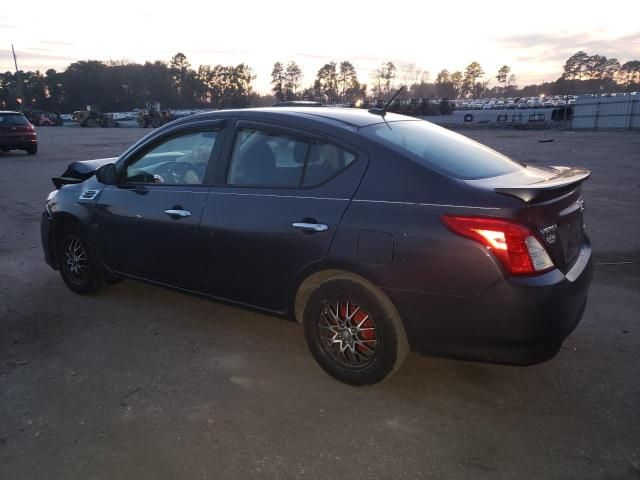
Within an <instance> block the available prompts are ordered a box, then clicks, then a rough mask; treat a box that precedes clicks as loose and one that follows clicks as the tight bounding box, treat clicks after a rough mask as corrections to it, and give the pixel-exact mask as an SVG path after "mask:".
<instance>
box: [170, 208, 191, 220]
mask: <svg viewBox="0 0 640 480" xmlns="http://www.w3.org/2000/svg"><path fill="white" fill-rule="evenodd" d="M164 213H166V214H167V215H169V216H170V217H173V218H184V217H190V216H191V212H190V211H188V210H177V209H175V210H174V209H169V210H165V211H164Z"/></svg>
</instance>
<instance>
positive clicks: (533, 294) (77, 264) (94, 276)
mask: <svg viewBox="0 0 640 480" xmlns="http://www.w3.org/2000/svg"><path fill="white" fill-rule="evenodd" d="M589 174H590V172H589V171H588V170H584V169H579V168H566V167H553V168H546V167H538V166H532V165H528V166H527V165H522V164H520V163H517V162H514V161H511V160H510V159H508V158H507V157H505V156H503V155H501V154H499V153H497V152H495V151H493V150H491V149H490V148H488V147H485V146H483V145H480V144H478V143H476V142H474V141H472V140H470V139H468V138H466V137H464V136H462V135H459V134H456V133H454V132H451V131H449V130H446V129H444V128H441V127H438V126H435V125H433V124H431V123H429V122H426V121H422V120H416V119H415V118H412V117H405V116H402V115H396V114H390V113H386V114H385V112H384V111H382V110H380V109H378V110H371V111H366V110H360V109H345V108H325V107H311V108H309V107H301V108H297V107H276V108H266V109H244V110H229V111H218V112H212V113H206V114H200V115H193V116H191V117H188V118H184V119H181V120H177V121H174V122H172V123H170V124H167V125H165V126H163V127H161V128H159V129H158V130H156V131H154V132H152V133H151V134H149V135H147V136H146V137H145V138H143V139H142V140H140V141H139V142H137V143H136V144H135V145H133V146H132V147H130V148H129V149H127V150H126V151H125V152H124V153H123V154H122V155H121V156H120V157H118V158H111V159H100V160H90V161H84V162H73V163H71V164H70V165H69V167H68V168H67V170H66V172H64V174H63V175H62V176H61V177H60V178H55V179H54V183H55V185H56V186H57V187H58V188H59V190H56V191H54V192H52V193H51V194H50V195H49V197H48V199H47V201H46V204H45V211H44V212H43V216H42V223H41V236H42V245H43V249H44V254H45V259H46V261H47V262H48V263H49V265H50V266H52V267H53V268H55V269H58V270H59V271H60V274H61V276H62V280H63V281H64V282H65V283H66V284H67V286H68V287H69V288H70V289H71V290H73V291H74V292H76V293H81V294H86V293H89V292H92V291H94V290H96V289H97V288H99V287H100V286H101V285H103V284H104V283H110V282H113V281H115V280H116V279H120V278H128V279H134V280H144V281H148V282H151V283H154V284H156V285H162V286H167V287H171V288H176V289H179V290H183V291H188V292H192V293H197V294H200V295H204V296H207V297H210V298H213V299H219V300H225V301H228V302H232V303H234V304H236V305H245V306H251V307H253V308H259V309H262V310H264V311H267V312H271V313H276V314H281V315H289V316H290V317H292V318H295V319H296V320H297V321H299V322H301V323H302V324H303V328H304V335H305V338H306V341H307V345H308V348H309V350H310V351H311V354H312V355H313V357H314V358H315V359H316V361H317V362H318V363H319V364H320V366H321V367H322V368H323V369H324V370H325V371H326V372H328V373H329V374H330V375H332V376H334V377H335V378H337V379H339V380H341V381H344V382H347V383H350V384H355V385H361V384H370V383H375V382H378V381H380V380H382V379H383V378H385V377H386V376H387V375H389V374H390V373H392V372H393V371H395V370H396V369H397V368H399V366H400V365H401V364H402V362H403V360H404V358H405V356H406V354H407V352H408V351H409V350H414V351H417V352H421V353H426V354H435V355H443V356H450V357H456V358H467V359H473V360H480V361H489V362H498V363H510V364H518V365H528V364H533V363H537V362H541V361H545V360H547V359H549V358H551V357H553V356H554V355H555V354H556V353H557V352H558V351H559V349H560V347H561V345H562V342H563V340H564V339H565V338H566V337H567V336H568V335H569V334H570V333H571V331H572V330H573V329H574V328H575V327H576V325H577V324H578V322H579V321H580V318H581V317H582V314H583V311H584V308H585V303H586V298H587V290H588V287H589V283H590V281H591V275H592V267H591V247H590V243H589V239H588V237H587V235H586V234H585V232H584V229H583V225H584V223H583V210H584V200H583V197H582V183H583V182H584V181H585V180H586V179H587V178H588V177H589ZM102 303H103V302H102ZM87 313H88V314H90V312H87ZM176 321H179V319H176ZM249 335H250V334H249ZM255 341H260V340H259V339H257V338H256V339H255Z"/></svg>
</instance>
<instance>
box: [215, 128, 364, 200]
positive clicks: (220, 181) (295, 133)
mask: <svg viewBox="0 0 640 480" xmlns="http://www.w3.org/2000/svg"><path fill="white" fill-rule="evenodd" d="M242 129H252V130H260V131H265V132H268V133H272V134H281V135H283V136H288V137H292V138H294V139H297V140H299V141H303V142H307V143H309V144H310V145H313V144H320V145H321V144H323V143H329V144H331V145H334V146H336V147H338V148H340V149H342V150H344V151H346V152H348V153H350V154H352V155H353V156H354V157H355V159H354V160H353V161H352V162H351V163H350V164H349V165H347V166H346V167H344V168H343V169H341V170H339V171H337V172H336V173H335V174H333V175H331V176H330V177H328V178H327V179H326V180H325V181H323V182H321V183H316V184H313V185H304V174H305V173H306V169H307V160H308V156H309V151H310V150H311V148H310V147H309V148H307V152H306V154H305V161H304V164H303V165H302V169H303V172H302V175H301V179H300V180H301V183H300V184H298V185H296V186H282V185H264V184H255V185H238V184H233V183H229V182H228V180H229V169H230V168H231V161H232V159H233V152H234V150H235V146H236V141H237V138H238V135H239V133H240V130H242ZM227 138H228V142H227V145H226V148H225V151H224V154H223V158H224V159H223V160H222V161H221V162H220V165H219V167H220V168H219V169H218V171H217V174H216V183H215V184H214V186H217V187H228V188H249V189H269V190H311V189H314V188H318V187H321V186H323V185H326V184H327V183H329V182H330V181H332V180H333V179H334V178H336V177H337V176H338V175H341V174H342V173H343V172H345V171H346V170H347V169H349V168H350V167H351V166H352V165H354V164H356V163H358V161H359V160H360V158H362V157H363V156H365V155H363V153H362V152H361V149H360V148H356V147H354V146H351V145H349V144H346V143H345V142H344V141H342V140H340V139H338V138H336V137H334V136H331V135H328V134H324V133H317V132H312V131H309V130H306V129H304V128H299V127H291V126H289V125H284V124H280V123H275V122H266V121H259V120H251V119H235V120H234V121H233V122H232V125H231V126H230V127H229V131H228V132H227Z"/></svg>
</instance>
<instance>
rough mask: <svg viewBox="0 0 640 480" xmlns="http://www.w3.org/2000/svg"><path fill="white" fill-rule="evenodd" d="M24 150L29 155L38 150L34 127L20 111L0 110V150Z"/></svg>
mask: <svg viewBox="0 0 640 480" xmlns="http://www.w3.org/2000/svg"><path fill="white" fill-rule="evenodd" d="M9 150H24V151H25V152H27V153H28V154H29V155H35V154H36V153H37V152H38V139H37V137H36V129H35V128H34V126H33V125H31V123H29V120H27V118H26V117H25V116H24V115H23V114H22V113H20V112H0V151H2V152H8V151H9Z"/></svg>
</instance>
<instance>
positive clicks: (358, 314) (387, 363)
mask: <svg viewBox="0 0 640 480" xmlns="http://www.w3.org/2000/svg"><path fill="white" fill-rule="evenodd" d="M302 323H303V327H304V336H305V339H306V341H307V346H308V348H309V350H310V352H311V354H312V355H313V358H314V359H315V360H316V362H318V364H319V365H320V366H321V367H322V368H323V369H324V371H325V372H327V373H328V374H329V375H331V376H332V377H334V378H335V379H337V380H340V381H341V382H344V383H348V384H350V385H371V384H374V383H378V382H380V381H381V380H383V379H384V378H386V377H388V376H389V375H391V374H392V373H393V372H395V371H396V370H397V369H398V368H399V367H400V366H401V365H402V363H403V362H404V360H405V358H406V356H407V353H408V352H409V344H408V342H407V337H406V334H405V331H404V327H403V325H402V321H401V320H400V318H399V316H398V314H397V312H396V311H395V309H394V308H393V306H392V305H391V302H390V301H389V300H388V299H387V298H386V297H385V296H384V294H382V292H380V291H379V290H377V289H375V287H371V286H369V285H365V284H363V283H360V282H357V281H355V280H351V279H335V280H328V281H326V282H324V283H322V284H321V285H320V286H319V287H318V288H317V289H316V290H315V291H314V292H313V293H312V294H311V295H310V297H309V299H308V301H307V303H306V305H305V308H304V313H303V321H302Z"/></svg>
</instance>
